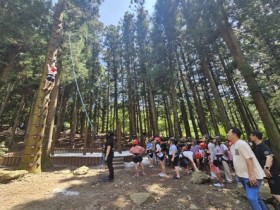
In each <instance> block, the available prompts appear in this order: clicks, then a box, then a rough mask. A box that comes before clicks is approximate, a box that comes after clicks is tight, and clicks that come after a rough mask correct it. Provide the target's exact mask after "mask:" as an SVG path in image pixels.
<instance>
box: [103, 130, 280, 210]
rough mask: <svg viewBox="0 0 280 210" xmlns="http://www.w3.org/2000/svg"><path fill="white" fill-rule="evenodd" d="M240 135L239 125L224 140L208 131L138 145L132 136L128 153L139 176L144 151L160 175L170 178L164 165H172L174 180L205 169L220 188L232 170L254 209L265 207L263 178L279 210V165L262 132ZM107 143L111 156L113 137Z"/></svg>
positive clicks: (147, 140)
mask: <svg viewBox="0 0 280 210" xmlns="http://www.w3.org/2000/svg"><path fill="white" fill-rule="evenodd" d="M240 138H241V131H240V130H239V129H238V128H231V129H230V130H229V131H228V132H227V136H226V139H222V138H221V136H219V135H216V136H215V137H213V138H212V137H210V136H209V135H207V134H205V135H204V136H203V137H202V138H200V139H199V140H196V139H191V138H187V139H183V138H181V139H176V138H174V137H171V138H168V139H163V138H162V137H160V136H155V137H152V138H149V139H148V138H147V139H146V142H145V145H142V146H140V145H139V140H138V139H134V140H133V141H132V147H131V149H130V150H129V152H130V153H131V154H132V155H133V157H132V160H133V162H134V164H135V165H134V166H135V176H137V177H139V168H141V173H142V175H143V176H144V175H145V168H144V165H143V163H142V160H143V155H144V154H145V152H146V153H147V154H148V158H149V160H150V165H149V166H148V167H149V168H153V167H155V166H156V165H159V167H160V173H159V174H158V175H159V176H160V177H169V176H168V175H167V173H166V167H172V168H174V176H173V178H174V179H181V172H182V170H181V169H183V171H184V172H185V173H186V174H191V173H192V172H193V171H204V172H206V173H207V174H209V175H210V176H211V178H212V179H213V180H217V183H215V184H214V186H215V187H219V188H222V187H224V182H227V183H230V184H231V183H233V181H234V179H233V176H232V174H233V173H234V174H235V175H236V181H237V186H239V187H243V188H244V190H245V194H246V197H247V199H248V202H249V203H250V206H251V209H253V210H267V209H268V208H267V206H266V204H265V203H264V201H263V200H262V199H261V197H260V193H259V190H260V187H261V184H262V182H263V180H264V179H266V180H267V182H268V184H269V187H270V189H271V194H272V197H273V198H274V200H273V202H274V203H273V204H275V206H276V209H280V207H279V206H280V164H279V163H278V162H277V160H276V159H275V158H274V155H273V153H272V151H271V149H270V147H269V146H268V145H267V144H265V143H264V142H263V141H262V133H261V132H259V131H252V133H251V135H250V142H247V141H245V140H241V139H240ZM106 145H107V146H106V150H105V154H106V155H105V156H106V157H110V151H111V149H112V148H113V147H114V146H113V143H112V139H110V138H108V140H107V142H106ZM109 145H110V146H109ZM144 147H145V148H144ZM110 160H111V159H110ZM107 165H108V168H109V169H110V170H109V171H110V175H111V179H110V180H113V178H112V177H113V176H112V174H113V172H112V170H113V169H112V164H111V161H110V164H108V163H107ZM221 171H223V172H224V173H221ZM222 174H224V177H223V176H222Z"/></svg>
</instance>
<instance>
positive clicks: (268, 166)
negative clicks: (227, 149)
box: [250, 130, 280, 209]
mask: <svg viewBox="0 0 280 210" xmlns="http://www.w3.org/2000/svg"><path fill="white" fill-rule="evenodd" d="M250 140H251V141H252V142H253V143H254V146H253V151H254V153H255V155H256V158H257V160H258V161H259V163H260V165H261V167H262V168H263V171H264V173H265V175H266V178H267V180H268V184H269V188H270V192H271V195H272V196H273V198H274V199H275V200H276V202H275V203H274V204H276V205H275V206H276V208H275V209H277V208H278V209H280V164H279V162H278V161H277V160H276V159H274V158H273V154H272V151H271V149H270V148H269V146H268V145H267V144H265V143H264V142H263V141H262V133H261V132H260V131H257V130H256V131H252V132H251V135H250Z"/></svg>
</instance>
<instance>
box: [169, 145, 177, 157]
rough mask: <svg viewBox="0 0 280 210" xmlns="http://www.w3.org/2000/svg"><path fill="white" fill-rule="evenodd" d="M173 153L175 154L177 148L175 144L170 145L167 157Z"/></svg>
mask: <svg viewBox="0 0 280 210" xmlns="http://www.w3.org/2000/svg"><path fill="white" fill-rule="evenodd" d="M174 151H175V153H176V152H177V147H176V145H175V144H171V146H170V148H169V152H168V155H172V154H173V152H174Z"/></svg>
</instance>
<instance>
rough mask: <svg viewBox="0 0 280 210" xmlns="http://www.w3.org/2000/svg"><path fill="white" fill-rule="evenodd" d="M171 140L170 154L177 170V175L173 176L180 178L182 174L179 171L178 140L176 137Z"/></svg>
mask: <svg viewBox="0 0 280 210" xmlns="http://www.w3.org/2000/svg"><path fill="white" fill-rule="evenodd" d="M169 141H170V147H169V153H168V156H169V159H170V161H171V163H172V165H173V166H174V168H175V172H176V175H175V176H174V177H173V178H174V179H180V178H181V176H180V171H179V154H178V148H177V146H176V145H177V143H178V142H177V141H176V139H175V138H174V137H172V138H170V139H169Z"/></svg>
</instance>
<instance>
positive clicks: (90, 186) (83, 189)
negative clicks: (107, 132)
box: [0, 167, 249, 210]
mask: <svg viewBox="0 0 280 210" xmlns="http://www.w3.org/2000/svg"><path fill="white" fill-rule="evenodd" d="M73 170H74V168H54V169H52V170H51V171H49V172H42V173H41V174H27V175H26V176H24V177H22V178H20V179H17V180H14V181H12V182H10V183H8V184H0V199H1V201H2V202H1V205H0V209H1V210H2V209H3V210H9V209H12V210H15V209H16V210H18V209H24V210H26V209H28V210H29V209H32V210H33V209H34V210H35V209H36V210H38V209H51V210H55V209H67V210H69V209H81V210H82V209H83V210H84V209H90V210H91V209H92V210H95V209H96V210H99V209H104V210H105V209H108V210H109V209H110V210H111V209H160V210H165V209H211V210H214V209H228V210H229V209H236V210H237V209H238V210H239V209H249V206H248V202H247V201H246V199H245V197H244V195H243V189H242V188H237V185H236V183H232V184H225V187H224V188H223V189H217V188H216V187H214V186H213V183H209V184H202V185H195V184H191V183H190V178H191V175H183V176H182V179H180V180H174V179H173V178H172V176H173V174H174V172H173V170H172V168H167V174H168V175H170V178H161V177H159V176H158V173H159V172H160V170H159V167H155V168H151V169H150V168H146V176H140V177H134V171H133V168H128V169H118V170H115V181H114V182H110V183H100V182H98V180H99V177H100V175H101V176H102V175H107V173H108V171H107V170H106V169H104V168H101V167H99V168H97V167H95V168H90V170H89V172H88V173H87V174H86V175H82V176H75V175H73ZM133 193H151V197H152V198H153V199H152V200H150V201H149V202H146V203H144V204H141V205H140V206H139V205H136V204H134V203H133V201H132V200H131V198H130V195H131V194H133Z"/></svg>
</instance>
